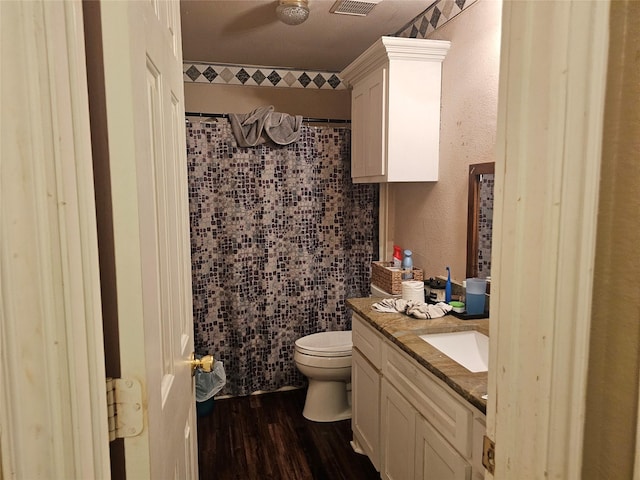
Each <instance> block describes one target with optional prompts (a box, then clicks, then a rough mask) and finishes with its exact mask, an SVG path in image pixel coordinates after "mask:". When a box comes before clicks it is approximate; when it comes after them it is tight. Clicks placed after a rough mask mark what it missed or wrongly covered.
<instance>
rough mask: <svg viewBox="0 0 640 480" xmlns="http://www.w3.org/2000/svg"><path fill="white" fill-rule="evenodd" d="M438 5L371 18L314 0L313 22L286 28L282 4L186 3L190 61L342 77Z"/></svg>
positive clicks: (417, 0) (397, 6)
mask: <svg viewBox="0 0 640 480" xmlns="http://www.w3.org/2000/svg"><path fill="white" fill-rule="evenodd" d="M432 3H433V0H382V2H381V3H379V4H378V5H376V6H375V7H374V8H373V10H372V11H371V12H370V13H369V14H368V15H367V16H366V17H359V16H353V15H336V14H333V13H330V12H329V10H330V8H331V7H332V6H333V4H334V0H310V1H309V10H310V14H309V18H308V19H307V21H306V22H304V23H303V24H301V25H296V26H292V25H286V24H284V23H282V22H280V21H279V20H278V19H277V18H276V14H275V10H276V7H277V5H278V1H274V0H266V1H264V0H263V1H254V0H181V2H180V4H181V14H182V52H183V58H184V61H185V62H194V63H195V62H203V63H229V64H234V65H254V66H268V67H280V68H294V69H304V70H316V71H324V72H340V71H341V70H342V69H343V68H344V67H346V66H347V65H348V64H349V63H351V61H353V60H354V59H355V58H356V57H357V56H358V55H360V54H361V53H362V52H364V51H365V50H366V49H367V48H368V47H369V46H370V45H371V44H372V43H373V42H375V40H376V39H378V38H379V37H381V36H383V35H390V34H394V33H396V32H398V31H399V30H400V29H402V28H403V27H404V26H405V25H406V24H407V23H409V22H410V21H411V20H413V19H414V18H415V17H416V16H418V15H419V14H421V13H422V12H424V11H425V10H426V9H427V8H428V7H429V6H430V5H431V4H432Z"/></svg>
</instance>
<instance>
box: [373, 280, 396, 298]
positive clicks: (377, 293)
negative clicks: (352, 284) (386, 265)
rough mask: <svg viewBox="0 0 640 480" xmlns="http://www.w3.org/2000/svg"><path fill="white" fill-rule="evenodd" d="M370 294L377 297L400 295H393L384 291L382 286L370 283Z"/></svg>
mask: <svg viewBox="0 0 640 480" xmlns="http://www.w3.org/2000/svg"><path fill="white" fill-rule="evenodd" d="M371 296H372V297H378V298H400V297H402V295H393V294H392V293H389V292H385V291H384V290H383V289H382V288H380V287H378V286H377V285H374V284H373V283H372V284H371Z"/></svg>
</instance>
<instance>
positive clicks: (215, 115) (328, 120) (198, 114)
mask: <svg viewBox="0 0 640 480" xmlns="http://www.w3.org/2000/svg"><path fill="white" fill-rule="evenodd" d="M184 114H185V116H187V117H213V118H228V116H229V114H227V113H205V112H185V113H184ZM302 121H303V122H307V123H309V122H311V123H351V120H345V119H344V118H314V117H303V118H302Z"/></svg>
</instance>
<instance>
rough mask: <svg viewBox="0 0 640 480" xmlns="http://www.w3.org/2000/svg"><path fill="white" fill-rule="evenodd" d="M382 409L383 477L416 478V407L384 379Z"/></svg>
mask: <svg viewBox="0 0 640 480" xmlns="http://www.w3.org/2000/svg"><path fill="white" fill-rule="evenodd" d="M381 408H382V415H381V422H382V432H381V433H382V435H381V440H382V442H381V443H382V445H383V446H382V470H381V473H382V478H384V479H388V480H407V479H411V478H414V465H415V426H416V418H417V417H418V415H417V413H416V410H415V409H414V408H413V407H412V406H411V404H410V403H409V402H408V401H407V400H406V399H405V398H404V397H403V396H402V395H401V394H400V393H399V392H398V391H397V390H396V389H395V388H394V387H393V386H392V385H391V384H390V383H388V382H387V381H386V380H384V379H383V380H382V405H381Z"/></svg>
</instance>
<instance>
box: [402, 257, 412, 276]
mask: <svg viewBox="0 0 640 480" xmlns="http://www.w3.org/2000/svg"><path fill="white" fill-rule="evenodd" d="M412 255H413V252H411V250H405V251H404V258H403V259H402V280H411V279H412V278H413V257H412Z"/></svg>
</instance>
